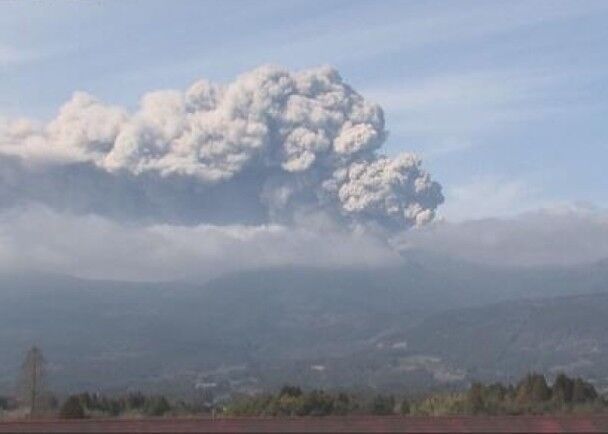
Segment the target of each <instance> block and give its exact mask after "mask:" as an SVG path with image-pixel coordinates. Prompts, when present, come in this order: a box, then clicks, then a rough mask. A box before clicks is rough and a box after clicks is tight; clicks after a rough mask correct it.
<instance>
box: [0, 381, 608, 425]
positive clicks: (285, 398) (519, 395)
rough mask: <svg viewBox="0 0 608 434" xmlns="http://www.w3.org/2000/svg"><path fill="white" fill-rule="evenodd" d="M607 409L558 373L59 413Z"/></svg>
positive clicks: (122, 402) (119, 403) (139, 402)
mask: <svg viewBox="0 0 608 434" xmlns="http://www.w3.org/2000/svg"><path fill="white" fill-rule="evenodd" d="M14 404H15V401H14V400H12V399H10V398H0V410H6V409H9V408H11V407H12V408H13V409H14V408H15V407H14ZM28 404H29V402H27V401H25V402H22V403H21V405H23V406H26V407H27V406H28ZM55 411H56V410H55ZM607 411H608V401H607V400H606V399H605V398H604V397H602V396H600V395H599V394H598V393H597V391H596V390H595V388H594V386H593V385H592V384H590V383H588V382H586V381H584V380H582V379H580V378H570V377H568V376H566V375H564V374H560V375H558V376H557V377H556V378H555V379H554V381H553V382H552V384H549V383H548V382H547V380H546V379H545V377H544V376H543V375H541V374H529V375H526V376H525V377H524V378H522V379H521V380H520V381H519V382H518V383H517V384H515V385H512V384H509V385H504V384H502V383H493V384H482V383H473V384H472V385H471V386H470V387H469V389H468V390H466V391H462V392H445V393H431V394H428V395H425V396H417V397H412V396H407V397H399V398H397V397H395V396H393V395H386V394H368V393H359V394H349V393H344V392H337V393H331V392H326V391H323V390H309V391H305V390H303V389H301V388H300V387H297V386H284V387H283V388H282V389H281V390H279V391H278V392H277V393H265V394H260V395H253V396H252V395H242V396H237V397H232V398H226V400H225V401H223V402H221V403H220V402H216V403H215V404H214V405H209V404H205V405H198V406H196V405H193V404H188V403H185V402H184V401H172V400H169V399H168V398H166V397H165V396H163V395H145V394H143V393H140V392H130V393H127V394H123V395H117V396H105V395H102V394H99V393H95V394H91V393H81V394H76V395H70V396H68V397H67V398H66V399H65V400H64V401H63V404H62V405H61V406H60V408H59V411H58V413H57V414H58V416H59V417H61V418H64V419H83V418H88V417H94V418H104V417H142V416H145V417H162V416H167V415H171V416H177V417H179V416H190V415H202V414H209V413H212V414H214V415H217V416H219V417H230V416H266V417H295V416H300V417H306V416H330V415H341V416H345V415H355V414H359V415H377V416H385V415H417V416H441V415H521V414H556V413H582V412H587V413H591V412H593V413H601V412H607ZM47 414H49V415H50V414H55V413H53V412H51V413H47Z"/></svg>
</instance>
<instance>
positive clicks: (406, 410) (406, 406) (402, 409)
mask: <svg viewBox="0 0 608 434" xmlns="http://www.w3.org/2000/svg"><path fill="white" fill-rule="evenodd" d="M410 411H411V408H410V401H409V400H408V399H407V398H403V401H401V405H400V406H399V413H401V414H410Z"/></svg>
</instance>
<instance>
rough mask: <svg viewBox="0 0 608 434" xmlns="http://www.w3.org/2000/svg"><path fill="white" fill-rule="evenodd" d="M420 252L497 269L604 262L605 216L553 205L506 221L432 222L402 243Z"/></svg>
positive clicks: (607, 239)
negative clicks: (503, 267) (464, 260)
mask: <svg viewBox="0 0 608 434" xmlns="http://www.w3.org/2000/svg"><path fill="white" fill-rule="evenodd" d="M401 243H402V244H401V247H402V248H406V249H407V248H415V249H423V250H428V251H431V252H436V253H442V254H447V255H451V256H455V257H460V258H464V259H467V260H470V261H474V262H481V263H489V264H498V265H518V266H522V265H523V266H535V265H562V266H564V265H575V264H580V263H586V262H594V261H599V260H604V259H607V258H608V211H607V210H603V209H595V208H589V207H581V206H554V207H551V208H545V209H541V210H534V211H530V212H526V213H522V214H518V215H516V216H512V217H507V218H486V219H479V220H468V221H463V222H457V223H451V222H448V221H443V222H437V223H434V224H433V225H430V226H429V227H425V228H420V229H417V230H415V231H411V232H409V233H408V234H405V235H404V236H403V237H402V238H401Z"/></svg>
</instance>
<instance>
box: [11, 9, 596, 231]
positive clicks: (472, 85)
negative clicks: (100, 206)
mask: <svg viewBox="0 0 608 434" xmlns="http://www.w3.org/2000/svg"><path fill="white" fill-rule="evenodd" d="M607 42H608V2H606V1H597V2H593V1H576V2H575V1H571V2H559V1H548V2H535V1H524V2H516V1H511V2H498V1H480V2H465V1H461V2H455V1H452V2H447V1H442V2H432V1H427V2H415V1H409V2H405V1H402V2H396V1H394V2H391V1H384V2H379V1H363V2H355V1H317V2H314V1H310V0H308V1H285V0H283V1H277V2H274V1H234V2H229V1H222V2H219V1H218V2H203V1H164V2H159V1H146V2H144V1H120V2H119V1H110V2H99V1H96V2H59V1H49V2H37V1H32V2H10V1H8V2H7V1H5V2H2V3H0V77H1V79H0V115H5V116H10V117H13V116H27V117H33V118H40V119H49V118H51V117H52V116H53V115H54V113H55V112H56V110H57V108H58V106H59V105H61V104H62V103H63V102H64V101H65V100H67V99H68V98H69V97H70V95H71V94H72V92H73V91H75V90H85V91H88V92H90V93H92V94H94V95H96V96H97V97H99V98H101V99H102V100H104V101H106V102H110V103H117V104H122V105H125V106H127V107H135V105H136V104H137V102H138V99H139V97H140V96H141V95H142V94H143V93H145V92H147V91H149V90H153V89H161V88H181V89H183V88H185V87H186V86H187V85H188V84H190V83H191V82H193V81H194V80H196V79H197V78H200V77H205V78H209V79H212V80H217V81H229V80H231V79H233V78H234V77H235V76H236V75H238V74H239V73H241V72H244V71H247V70H249V69H251V68H253V67H255V66H258V65H259V64H263V63H273V64H278V65H281V66H284V67H287V68H291V69H300V68H308V67H312V66H317V65H321V64H330V65H332V66H335V67H336V68H337V69H338V70H339V71H340V73H341V74H342V76H343V77H344V78H345V80H346V81H347V82H349V83H350V84H351V85H352V86H353V87H354V88H355V89H357V90H358V91H359V92H360V93H362V94H363V95H364V96H366V97H368V98H369V99H371V100H374V101H376V102H378V103H379V104H380V105H382V106H383V107H384V108H385V113H386V118H387V126H388V129H389V130H390V132H391V134H390V137H389V139H388V143H387V145H386V152H388V153H396V152H398V151H403V150H408V151H414V152H416V153H418V154H420V155H421V156H422V157H423V159H424V160H425V165H426V167H427V168H428V169H429V170H430V171H431V173H432V174H433V176H434V178H435V179H437V180H439V181H440V182H441V183H442V184H443V186H444V189H445V192H446V196H447V201H446V204H445V206H444V207H443V210H442V213H443V214H444V215H445V216H447V217H448V218H451V219H456V220H458V219H468V218H476V217H486V216H493V215H499V216H502V215H509V214H513V213H518V212H521V211H525V210H528V209H533V208H538V207H544V206H554V205H559V204H564V203H567V204H573V203H574V204H583V205H584V206H597V207H602V208H604V207H606V206H608V189H607V188H606V187H607V186H608V182H607V181H608V175H607V174H606V168H605V166H606V162H607V161H608V122H606V112H607V109H608V44H607Z"/></svg>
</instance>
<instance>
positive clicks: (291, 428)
mask: <svg viewBox="0 0 608 434" xmlns="http://www.w3.org/2000/svg"><path fill="white" fill-rule="evenodd" d="M9 432H14V433H223V434H227V433H235V434H236V433H410V434H413V433H426V434H431V433H476V434H482V433H485V434H491V433H517V434H524V433H526V434H532V433H608V416H558V417H556V416H505V417H502V416H501V417H325V418H289V419H286V418H242V419H216V420H211V419H164V418H162V419H135V420H120V419H111V420H107V419H106V420H93V419H89V420H82V421H80V420H79V421H62V420H44V421H42V420H41V421H5V422H0V433H9Z"/></svg>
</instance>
